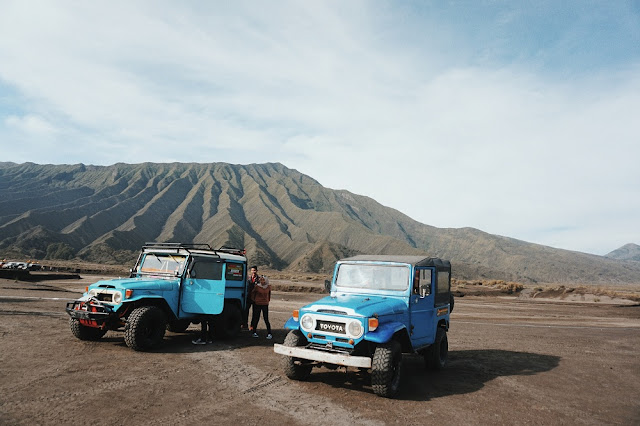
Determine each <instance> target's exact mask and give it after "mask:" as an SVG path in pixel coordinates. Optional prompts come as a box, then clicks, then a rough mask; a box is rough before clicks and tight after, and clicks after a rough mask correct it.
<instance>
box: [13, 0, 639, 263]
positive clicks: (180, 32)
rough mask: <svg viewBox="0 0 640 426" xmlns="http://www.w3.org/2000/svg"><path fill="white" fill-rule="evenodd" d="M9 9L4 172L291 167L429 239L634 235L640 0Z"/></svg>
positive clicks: (569, 245) (21, 4) (576, 240)
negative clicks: (451, 232)
mask: <svg viewBox="0 0 640 426" xmlns="http://www.w3.org/2000/svg"><path fill="white" fill-rule="evenodd" d="M0 9H1V10H2V13H0V152H1V154H0V161H12V162H16V163H21V162H26V161H31V162H35V163H41V164H71V163H85V164H99V165H109V164H113V163H117V162H127V163H139V162H145V161H151V162H174V161H179V162H205V163H206V162H229V163H237V164H248V163H262V162H280V163H283V164H284V165H286V166H288V167H290V168H295V169H297V170H299V171H301V172H303V173H305V174H308V175H310V176H311V177H313V178H315V179H316V180H318V181H319V182H320V183H321V184H323V185H325V186H327V187H330V188H334V189H347V190H349V191H352V192H354V193H357V194H362V195H367V196H369V197H372V198H374V199H376V200H377V201H379V202H381V203H382V204H384V205H387V206H390V207H393V208H395V209H397V210H399V211H401V212H403V213H405V214H407V215H409V216H411V217H412V218H414V219H416V220H418V221H420V222H423V223H425V224H428V225H432V226H437V227H441V228H460V227H467V226H469V227H474V228H478V229H481V230H483V231H486V232H489V233H492V234H498V235H504V236H508V237H513V238H517V239H521V240H525V241H529V242H534V243H539V244H544V245H549V246H552V247H558V248H564V249H569V250H577V251H583V252H587V253H594V254H600V255H604V254H606V253H608V252H610V251H612V250H614V249H616V248H618V247H620V246H622V245H624V244H626V243H636V244H640V167H638V159H640V143H639V142H640V120H639V119H638V111H640V2H637V1H613V2H611V1H575V2H573V1H563V2H557V1H530V2H524V1H520V2H518V1H513V2H504V1H450V2H444V1H402V2H400V1H349V2H344V1H323V2H320V1H317V2H304V1H279V2H269V3H265V2H258V1H237V2H214V1H190V2H172V1H165V2H160V1H148V2H147V1H109V2H70V1H69V2H68V1H62V0H61V1H56V2H48V1H41V2H39V1H11V0H0Z"/></svg>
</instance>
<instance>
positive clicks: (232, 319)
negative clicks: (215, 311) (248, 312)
mask: <svg viewBox="0 0 640 426" xmlns="http://www.w3.org/2000/svg"><path fill="white" fill-rule="evenodd" d="M241 325H242V312H241V311H240V307H238V305H236V304H235V303H225V304H224V309H223V310H222V312H221V313H220V315H217V316H216V319H215V321H214V325H213V331H214V334H215V336H216V338H218V339H223V340H225V339H232V338H234V337H236V336H237V335H238V333H240V326H241Z"/></svg>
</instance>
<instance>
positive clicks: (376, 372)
mask: <svg viewBox="0 0 640 426" xmlns="http://www.w3.org/2000/svg"><path fill="white" fill-rule="evenodd" d="M401 376H402V348H401V347H400V343H398V342H396V341H395V340H392V341H390V342H388V343H384V344H381V345H379V346H378V347H376V350H375V352H374V353H373V362H372V365H371V387H372V388H373V392H374V393H375V394H376V395H379V396H383V397H385V398H391V397H393V396H394V395H395V394H396V393H397V392H398V389H399V388H400V378H401Z"/></svg>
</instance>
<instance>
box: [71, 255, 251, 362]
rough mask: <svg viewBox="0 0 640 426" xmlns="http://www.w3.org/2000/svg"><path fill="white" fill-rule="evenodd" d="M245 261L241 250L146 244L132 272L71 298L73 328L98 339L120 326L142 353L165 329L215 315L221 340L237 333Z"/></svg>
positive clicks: (154, 344) (179, 327)
mask: <svg viewBox="0 0 640 426" xmlns="http://www.w3.org/2000/svg"><path fill="white" fill-rule="evenodd" d="M246 274H247V259H246V257H245V253H244V251H243V250H239V249H233V248H225V247H223V248H220V249H217V250H214V249H212V248H211V247H210V246H209V245H208V244H182V243H147V244H146V245H145V246H144V247H142V251H141V253H140V255H139V257H138V260H137V262H136V264H135V266H134V268H133V269H132V270H131V276H130V277H129V278H123V279H113V280H104V281H98V282H96V283H94V284H91V285H90V286H89V287H87V291H86V292H85V293H84V294H83V295H82V297H81V298H80V299H78V300H76V301H73V302H69V303H68V304H67V307H66V311H67V313H68V314H69V316H70V320H69V324H70V327H71V332H72V333H73V335H74V336H75V337H77V338H78V339H80V340H99V339H100V338H102V336H104V335H105V333H106V332H107V330H119V329H124V340H125V343H126V344H127V346H129V347H130V348H132V349H134V350H136V351H146V350H150V349H153V348H154V347H157V346H158V345H160V344H161V342H162V341H163V339H164V334H165V330H166V329H168V330H170V331H175V332H182V331H185V330H186V329H187V327H189V325H190V324H191V323H192V322H199V321H200V318H202V315H214V316H215V317H214V321H215V326H214V331H215V333H216V336H217V337H219V338H229V337H232V336H234V335H236V334H237V333H238V332H239V330H240V326H241V321H242V310H243V309H244V308H245V303H246V297H245V296H246V291H247V289H246Z"/></svg>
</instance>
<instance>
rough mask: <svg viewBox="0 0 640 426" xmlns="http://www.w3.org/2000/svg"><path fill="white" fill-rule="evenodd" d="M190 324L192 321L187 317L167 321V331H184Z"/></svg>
mask: <svg viewBox="0 0 640 426" xmlns="http://www.w3.org/2000/svg"><path fill="white" fill-rule="evenodd" d="M190 325H191V321H190V320H187V319H180V320H175V321H169V322H168V323H167V331H170V332H172V333H184V332H185V331H186V330H187V328H189V326H190Z"/></svg>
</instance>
